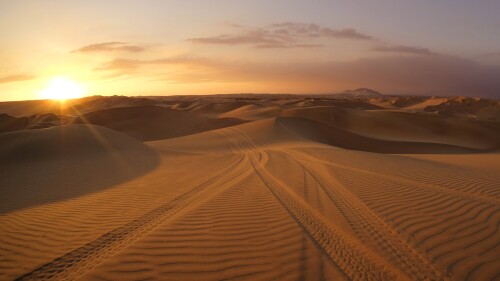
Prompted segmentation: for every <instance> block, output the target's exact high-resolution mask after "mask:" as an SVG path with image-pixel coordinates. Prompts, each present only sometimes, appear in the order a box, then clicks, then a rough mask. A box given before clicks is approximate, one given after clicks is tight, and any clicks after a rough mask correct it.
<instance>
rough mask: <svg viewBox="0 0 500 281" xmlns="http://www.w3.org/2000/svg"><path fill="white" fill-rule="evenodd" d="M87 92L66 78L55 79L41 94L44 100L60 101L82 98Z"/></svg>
mask: <svg viewBox="0 0 500 281" xmlns="http://www.w3.org/2000/svg"><path fill="white" fill-rule="evenodd" d="M84 93H85V90H84V89H83V87H82V86H80V85H78V84H77V83H76V82H75V81H73V80H71V79H67V78H64V77H55V78H52V80H51V81H50V82H49V84H48V85H47V88H45V89H43V90H42V91H41V92H40V97H41V98H42V99H51V100H60V101H64V100H67V99H76V98H81V97H82V96H83V94H84Z"/></svg>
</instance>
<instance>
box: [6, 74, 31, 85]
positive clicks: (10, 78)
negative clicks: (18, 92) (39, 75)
mask: <svg viewBox="0 0 500 281" xmlns="http://www.w3.org/2000/svg"><path fill="white" fill-rule="evenodd" d="M34 78H35V76H32V75H25V74H13V75H8V76H4V77H0V84H5V83H12V82H19V81H26V80H31V79H34Z"/></svg>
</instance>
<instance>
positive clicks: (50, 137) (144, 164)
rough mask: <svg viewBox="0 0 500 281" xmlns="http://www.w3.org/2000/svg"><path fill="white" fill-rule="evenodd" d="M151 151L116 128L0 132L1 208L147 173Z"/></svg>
mask: <svg viewBox="0 0 500 281" xmlns="http://www.w3.org/2000/svg"><path fill="white" fill-rule="evenodd" d="M158 161H159V159H158V156H157V154H156V152H154V151H153V150H152V149H150V148H149V147H148V146H146V145H145V144H143V143H141V142H139V141H137V140H135V139H133V138H131V137H129V136H126V135H123V134H121V133H118V132H115V131H112V130H109V129H106V128H103V127H99V126H89V125H67V126H60V127H52V128H48V129H40V130H30V131H18V132H11V133H5V134H1V135H0V167H1V169H0V177H1V178H2V180H1V181H2V184H1V189H0V193H1V194H0V198H1V199H0V200H1V204H0V206H1V207H0V208H1V209H0V212H2V213H5V212H10V211H13V210H18V209H24V208H28V207H33V206H37V205H40V204H47V203H52V202H57V201H61V200H67V199H70V198H73V197H75V196H82V195H85V194H88V193H92V192H96V191H99V190H102V189H105V188H107V187H110V186H113V185H115V184H118V183H120V182H124V181H128V180H130V179H133V178H135V177H137V176H140V175H142V174H145V173H147V172H148V171H150V170H152V169H154V167H156V166H157V165H158Z"/></svg>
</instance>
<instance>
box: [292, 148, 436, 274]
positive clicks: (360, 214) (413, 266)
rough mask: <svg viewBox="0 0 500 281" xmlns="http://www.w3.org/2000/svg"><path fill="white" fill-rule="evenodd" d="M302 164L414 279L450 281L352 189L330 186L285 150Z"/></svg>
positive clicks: (362, 233) (364, 232)
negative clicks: (351, 190)
mask: <svg viewBox="0 0 500 281" xmlns="http://www.w3.org/2000/svg"><path fill="white" fill-rule="evenodd" d="M283 151H284V152H285V153H286V154H288V155H289V157H290V158H291V159H292V160H293V161H295V162H296V163H297V164H299V165H300V166H301V167H302V168H303V169H304V170H305V171H307V173H308V174H309V175H311V176H312V177H313V178H314V179H315V181H316V182H317V183H318V185H319V187H320V188H321V189H322V190H323V191H324V192H325V194H327V196H328V198H329V199H330V200H331V201H332V203H333V204H334V205H336V206H337V207H338V208H339V210H340V211H341V213H342V214H343V215H344V217H345V218H346V220H347V221H348V222H349V223H350V225H351V226H352V228H353V229H354V231H355V232H356V233H357V234H358V235H359V236H360V238H361V239H362V240H365V241H366V240H372V241H374V242H375V243H373V244H374V245H377V250H380V251H382V252H384V253H385V254H386V255H387V256H388V257H389V258H391V259H392V262H393V263H394V264H396V265H397V266H398V267H400V268H401V270H402V271H403V272H405V273H406V274H407V275H408V276H409V277H410V278H411V279H413V280H446V277H444V274H443V273H441V272H440V271H439V270H437V269H436V268H434V267H432V266H431V264H432V261H430V258H427V257H425V256H424V255H423V254H421V253H419V252H417V251H416V250H415V249H414V248H413V247H412V246H411V245H409V244H408V243H407V242H406V241H404V240H403V239H402V238H401V236H400V235H399V234H398V233H397V232H396V231H394V230H393V229H392V228H391V227H390V226H389V225H388V224H387V223H386V222H385V221H384V220H383V219H382V218H380V216H378V215H377V214H376V213H374V212H373V210H371V209H370V208H369V207H367V206H366V205H365V204H364V203H363V202H361V201H360V200H359V199H358V198H357V197H356V196H355V195H354V194H352V193H351V192H350V191H349V190H348V189H346V188H345V187H344V186H342V185H341V184H340V183H337V185H336V186H335V188H331V187H328V184H327V183H326V181H325V180H324V179H323V178H321V177H320V176H318V175H317V174H314V173H313V172H312V171H311V170H310V169H308V168H307V167H306V166H305V165H306V164H304V163H302V162H301V161H298V160H297V159H295V158H294V157H293V153H292V152H290V151H288V150H283Z"/></svg>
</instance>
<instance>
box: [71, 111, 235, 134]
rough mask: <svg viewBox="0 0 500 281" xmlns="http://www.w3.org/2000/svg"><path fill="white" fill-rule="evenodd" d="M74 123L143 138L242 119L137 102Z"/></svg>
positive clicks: (206, 129)
mask: <svg viewBox="0 0 500 281" xmlns="http://www.w3.org/2000/svg"><path fill="white" fill-rule="evenodd" d="M73 123H75V124H93V125H99V126H104V127H107V128H110V129H113V130H115V131H119V132H122V133H125V134H127V135H130V136H132V137H135V138H137V139H140V140H143V141H151V140H158V139H166V138H173V137H179V136H184V135H190V134H194V133H199V132H203V131H208V130H213V129H217V128H222V127H228V126H232V125H236V124H240V123H242V121H240V120H238V119H228V118H225V119H212V118H207V117H204V116H201V115H197V114H193V113H189V112H183V111H177V110H172V109H168V108H162V107H157V106H134V107H120V108H111V109H105V110H99V111H94V112H90V113H87V114H84V115H81V116H79V117H77V118H76V119H75V120H74V121H73Z"/></svg>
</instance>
